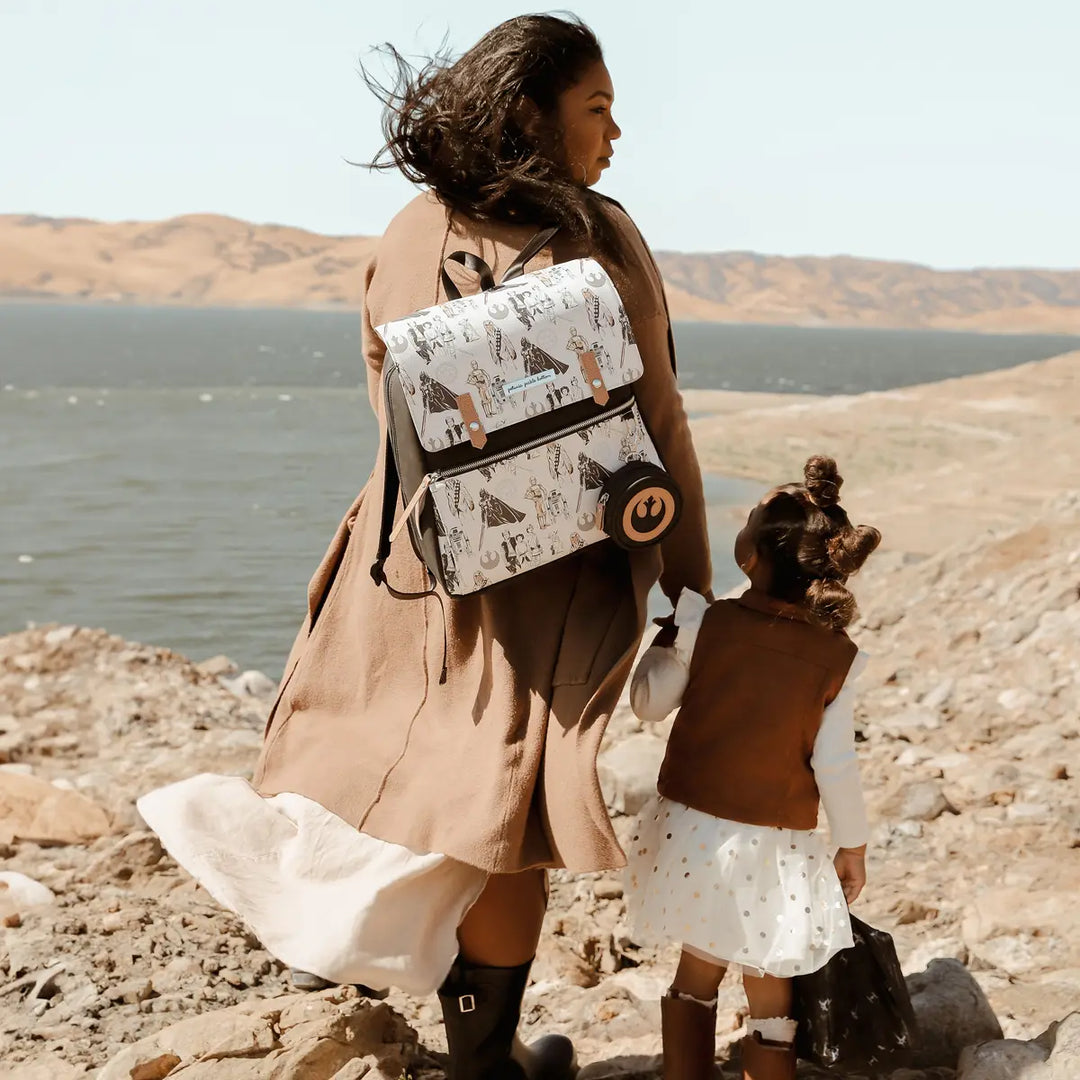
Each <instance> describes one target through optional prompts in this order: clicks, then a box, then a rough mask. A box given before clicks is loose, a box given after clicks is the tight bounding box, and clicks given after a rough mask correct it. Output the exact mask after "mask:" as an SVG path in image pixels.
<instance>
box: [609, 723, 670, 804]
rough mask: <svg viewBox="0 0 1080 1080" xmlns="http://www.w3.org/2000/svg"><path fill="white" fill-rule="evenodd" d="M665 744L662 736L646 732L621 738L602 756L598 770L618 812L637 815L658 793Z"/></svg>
mask: <svg viewBox="0 0 1080 1080" xmlns="http://www.w3.org/2000/svg"><path fill="white" fill-rule="evenodd" d="M666 747H667V744H666V743H665V742H664V740H663V739H658V738H657V737H656V736H655V735H652V734H650V733H649V732H644V731H643V732H639V733H638V734H636V735H630V736H628V737H627V738H625V739H620V740H619V741H618V742H616V743H615V744H614V745H612V746H611V747H610V748H609V749H607V750H605V751H604V752H603V753H602V754H601V755H600V760H599V762H598V763H597V773H598V774H599V777H600V784H601V785H602V787H603V789H604V796H605V798H606V800H607V804H608V806H609V807H610V808H611V809H612V810H613V811H614V812H615V813H616V814H636V813H637V812H638V811H639V810H640V809H641V808H642V807H643V806H644V805H645V804H646V803H647V802H648V801H649V800H650V799H651V798H653V797H654V796H655V795H656V777H657V775H658V774H659V772H660V763H661V762H662V761H663V760H664V751H665V749H666Z"/></svg>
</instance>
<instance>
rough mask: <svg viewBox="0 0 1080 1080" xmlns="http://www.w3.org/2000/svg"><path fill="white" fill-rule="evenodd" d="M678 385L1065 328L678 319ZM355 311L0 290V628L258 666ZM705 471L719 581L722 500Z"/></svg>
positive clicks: (915, 358) (367, 444)
mask: <svg viewBox="0 0 1080 1080" xmlns="http://www.w3.org/2000/svg"><path fill="white" fill-rule="evenodd" d="M676 337H677V342H678V346H679V357H680V375H681V381H682V383H683V385H684V386H686V387H692V388H727V389H734V390H784V391H793V392H814V393H850V392H859V391H863V390H871V389H888V388H891V387H896V386H903V385H909V384H913V383H920V382H925V381H928V380H931V379H938V378H946V377H951V376H954V375H964V374H970V373H973V372H977V371H985V370H989V369H993V368H1000V367H1008V366H1012V365H1015V364H1019V363H1024V362H1026V361H1028V360H1034V359H1041V358H1044V357H1047V356H1052V355H1055V354H1057V353H1061V352H1065V351H1067V350H1069V349H1076V348H1080V338H1075V337H1065V336H1056V337H1055V336H1049V335H1047V336H1011V335H1010V336H1005V335H1002V336H988V335H979V334H953V333H938V332H909V331H880V330H833V329H828V330H826V329H821V330H818V329H813V330H810V329H794V328H788V327H769V326H727V325H715V324H683V325H680V326H678V327H677V331H676ZM362 379H363V371H362V368H361V361H360V356H359V318H358V316H357V315H356V314H353V313H344V312H325V313H324V312H308V311H287V310H281V311H279V310H272V311H237V310H218V309H182V308H150V307H146V308H137V307H107V306H90V305H86V306H79V305H40V304H4V305H0V387H2V388H3V389H2V391H0V633H5V632H8V631H12V630H17V629H21V628H22V627H24V626H25V625H26V624H27V622H28V621H31V620H32V621H36V622H52V621H58V622H76V623H81V624H85V625H94V626H104V627H106V628H107V629H109V630H110V631H112V632H114V633H117V634H121V635H123V636H125V637H128V638H131V639H135V640H140V641H145V642H148V643H152V644H155V645H167V646H169V647H172V648H175V649H178V650H180V651H182V652H184V653H186V654H188V655H189V656H192V657H193V658H195V659H201V658H203V657H206V656H209V655H213V654H215V653H219V652H223V653H226V654H227V655H229V656H231V657H232V658H233V659H235V660H236V661H237V662H238V663H239V664H241V665H242V666H243V667H257V668H260V669H262V670H264V671H266V672H267V673H268V674H270V675H272V676H276V675H277V673H278V671H279V670H280V667H281V664H282V662H283V660H284V657H285V653H286V652H287V650H288V647H289V645H290V643H291V641H292V637H293V634H294V632H295V630H296V626H297V624H298V622H299V619H300V616H301V613H302V611H303V604H304V593H305V589H306V584H307V580H308V578H309V577H310V575H311V572H312V571H313V569H314V567H315V565H316V564H317V562H318V560H319V558H320V557H321V555H322V552H323V550H324V548H325V546H326V543H327V542H328V540H329V538H330V536H331V535H332V533H333V531H334V528H335V527H336V525H337V522H338V520H339V519H340V517H341V515H342V513H343V512H344V511H345V509H347V507H348V505H349V503H350V502H351V501H352V498H353V496H354V494H355V492H356V491H357V489H358V488H359V487H360V485H362V484H363V483H364V481H365V480H366V479H367V476H368V474H369V473H370V471H371V465H372V462H373V459H374V453H375V437H376V429H375V424H374V418H373V416H372V414H371V411H370V408H369V406H368V403H367V396H366V392H365V391H362V390H361V389H360V388H359V386H360V383H361V382H362ZM758 487H759V486H758V485H755V484H747V483H746V482H744V481H738V480H731V479H727V478H724V477H720V476H710V477H708V478H707V495H708V497H709V500H710V509H711V515H710V516H711V528H712V537H713V544H714V551H715V562H716V570H717V572H716V581H715V586H716V588H717V589H727V588H730V587H732V586H733V585H735V584H737V582H738V579H739V576H738V572H737V570H735V568H734V566H733V564H732V563H731V560H730V555H729V547H730V541H731V533H732V528H733V522H734V517H733V515H732V512H731V508H732V506H733V505H735V506H742V505H747V504H749V503H750V502H752V501H753V499H754V498H756V497H757V494H758Z"/></svg>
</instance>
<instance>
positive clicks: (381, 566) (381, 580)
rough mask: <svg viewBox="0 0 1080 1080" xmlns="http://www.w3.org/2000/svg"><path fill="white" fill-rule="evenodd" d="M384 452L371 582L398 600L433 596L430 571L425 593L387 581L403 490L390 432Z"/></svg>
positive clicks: (433, 586)
mask: <svg viewBox="0 0 1080 1080" xmlns="http://www.w3.org/2000/svg"><path fill="white" fill-rule="evenodd" d="M383 452H384V453H385V454H386V460H385V461H384V463H383V501H382V515H381V520H380V522H379V550H378V552H377V554H376V556H375V561H374V562H373V563H372V564H371V580H372V581H374V582H375V584H376V585H385V586H386V590H387V592H389V593H390V595H391V596H393V597H394V598H395V599H397V600H419V599H420V598H421V597H422V596H431V595H432V594H433V593H434V592H435V587H436V582H435V578H434V575H433V574H432V573H431V571H430V570H428V580H429V581H430V582H431V588H429V589H426V590H425V591H424V592H409V593H407V592H400V591H399V590H398V589H395V588H394V587H393V585H391V584H390V582H389V581H387V580H386V560H387V559H388V558H389V557H390V533H391V532H392V531H393V528H394V514H395V512H396V508H397V503H398V492H399V491H400V490H401V481H400V479H399V478H398V471H397V463H396V462H395V461H394V450H393V447H392V446H391V445H390V432H389V430H388V431H387V433H386V441H385V444H384V445H383Z"/></svg>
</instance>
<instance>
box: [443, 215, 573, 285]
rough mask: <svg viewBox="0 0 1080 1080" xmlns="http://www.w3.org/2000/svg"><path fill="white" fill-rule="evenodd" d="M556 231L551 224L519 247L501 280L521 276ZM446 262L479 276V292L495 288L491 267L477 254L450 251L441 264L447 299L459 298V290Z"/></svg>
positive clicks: (555, 227)
mask: <svg viewBox="0 0 1080 1080" xmlns="http://www.w3.org/2000/svg"><path fill="white" fill-rule="evenodd" d="M558 231H559V227H558V225H555V226H552V227H551V228H550V229H541V230H540V231H539V232H538V233H537V234H536V235H535V236H534V237H533V238H532V239H531V240H530V241H529V242H528V243H527V244H526V245H525V246H524V247H523V248H522V249H521V251H519V252H518V254H517V258H516V259H514V261H513V262H512V263H511V264H510V265H509V266H508V267H507V269H506V273H505V274H503V276H502V279H503V281H504V282H505V281H511V280H512V279H513V278H516V277H521V275H522V273H524V271H525V264H526V263H527V262H528V261H529V260H530V259H531V258H533V257H534V256H536V255H537V254H538V253H539V252H540V251H542V250H543V249H544V248H545V247H546V246H547V245H548V243H549V242H550V241H551V238H552V237H553V236H554V235H555V234H556V233H557V232H558ZM448 262H456V263H460V264H461V265H462V266H464V267H465V269H466V270H471V271H472V272H473V273H474V274H476V275H478V276H479V278H480V290H481V292H486V291H487V290H488V289H494V288H495V275H494V274H493V273H492V272H491V267H490V266H488V264H487V263H486V262H484V260H483V259H481V258H480V256H479V255H474V254H473V253H472V252H471V251H452V252H451V253H450V254H449V255H447V256H446V258H445V259H443V266H442V286H443V291H444V292H445V293H446V295H447V297H448V298H449V299H451V300H460V299H461V290H460V289H459V288H458V287H457V286H456V285H455V284H454V282H453V279H452V278H451V277H450V275H449V274H448V273H447V271H446V264H447V263H448Z"/></svg>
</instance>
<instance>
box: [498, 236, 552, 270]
mask: <svg viewBox="0 0 1080 1080" xmlns="http://www.w3.org/2000/svg"><path fill="white" fill-rule="evenodd" d="M558 231H559V226H558V225H553V226H552V227H551V228H550V229H541V230H540V231H539V232H538V233H537V234H536V235H535V236H534V237H533V238H532V239H531V240H530V241H529V242H528V243H527V244H526V245H525V246H524V247H523V248H522V249H521V251H519V252H518V257H517V258H516V259H515V260H514V261H513V262H512V263H511V264H510V265H509V266H508V267H507V268H506V273H505V274H503V276H502V279H503V281H511V280H512V279H513V278H516V277H521V275H522V274H523V273H524V271H525V264H526V263H527V262H528V261H529V260H530V259H532V258H534V257H535V256H536V255H538V254H539V253H540V252H541V251H543V249H544V248H545V247H547V245H548V244H549V243H550V242H551V238H552V237H553V236H554V235H555V234H556V233H557V232H558Z"/></svg>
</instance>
